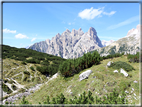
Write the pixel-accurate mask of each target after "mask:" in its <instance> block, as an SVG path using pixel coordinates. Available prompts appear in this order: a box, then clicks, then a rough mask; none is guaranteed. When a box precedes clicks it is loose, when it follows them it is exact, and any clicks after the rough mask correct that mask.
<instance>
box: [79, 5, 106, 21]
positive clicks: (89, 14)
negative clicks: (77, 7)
mask: <svg viewBox="0 0 142 107" xmlns="http://www.w3.org/2000/svg"><path fill="white" fill-rule="evenodd" d="M103 9H104V7H102V8H98V9H93V7H91V8H90V9H84V10H83V11H82V12H80V13H79V14H78V16H79V17H81V18H82V19H87V20H90V19H94V18H95V17H96V16H99V15H100V14H101V13H102V12H103Z"/></svg>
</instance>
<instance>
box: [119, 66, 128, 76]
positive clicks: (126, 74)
mask: <svg viewBox="0 0 142 107" xmlns="http://www.w3.org/2000/svg"><path fill="white" fill-rule="evenodd" d="M120 73H123V74H124V76H125V77H127V76H128V73H127V72H126V71H124V70H123V69H122V68H121V69H120Z"/></svg>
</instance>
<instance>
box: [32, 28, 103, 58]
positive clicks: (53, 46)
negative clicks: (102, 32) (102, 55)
mask: <svg viewBox="0 0 142 107" xmlns="http://www.w3.org/2000/svg"><path fill="white" fill-rule="evenodd" d="M100 47H103V45H102V42H101V40H100V39H99V38H98V36H97V32H96V30H95V29H94V28H93V27H90V28H89V30H88V32H86V33H84V32H83V31H82V29H81V28H79V29H78V30H75V29H73V30H72V31H69V30H68V29H67V30H66V31H65V32H63V33H62V34H59V33H58V34H57V35H56V36H55V37H53V38H52V39H51V40H49V39H47V40H45V41H42V42H39V43H35V44H33V45H32V46H30V47H29V49H33V50H37V51H39V52H44V53H48V54H52V55H56V56H61V57H62V58H67V59H68V58H78V57H81V56H83V54H84V53H86V52H90V51H93V50H95V49H98V48H100Z"/></svg>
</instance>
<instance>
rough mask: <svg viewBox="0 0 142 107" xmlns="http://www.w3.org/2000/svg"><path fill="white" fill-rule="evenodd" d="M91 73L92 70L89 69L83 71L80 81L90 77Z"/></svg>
mask: <svg viewBox="0 0 142 107" xmlns="http://www.w3.org/2000/svg"><path fill="white" fill-rule="evenodd" d="M91 73H92V70H87V71H85V72H83V73H81V74H80V75H79V79H80V81H82V80H83V79H86V78H88V77H89V75H90V74H91Z"/></svg>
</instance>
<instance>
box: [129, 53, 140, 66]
mask: <svg viewBox="0 0 142 107" xmlns="http://www.w3.org/2000/svg"><path fill="white" fill-rule="evenodd" d="M141 58H142V56H141ZM127 59H129V62H133V63H135V62H137V63H139V62H140V61H139V60H140V59H139V52H137V54H135V55H131V54H128V55H127Z"/></svg>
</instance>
